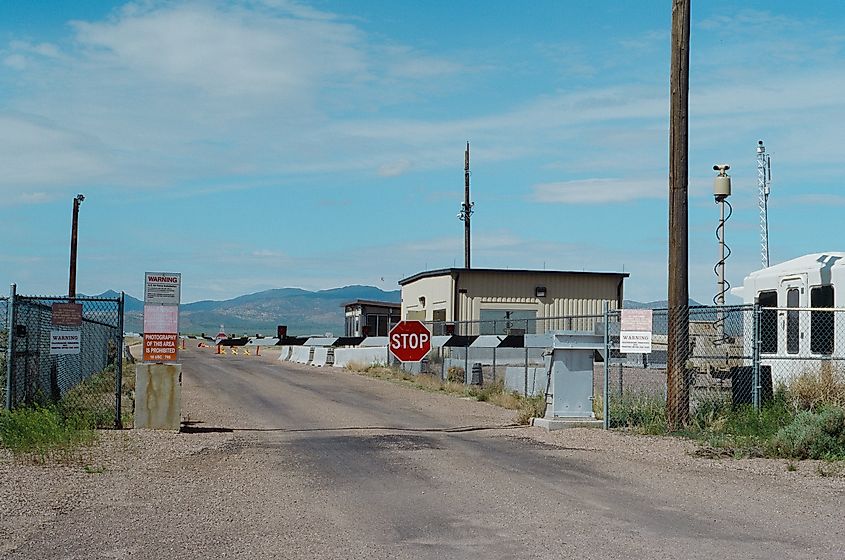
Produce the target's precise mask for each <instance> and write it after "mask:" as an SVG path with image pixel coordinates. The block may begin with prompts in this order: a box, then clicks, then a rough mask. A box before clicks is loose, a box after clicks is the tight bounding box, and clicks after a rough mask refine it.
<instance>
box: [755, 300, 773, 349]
mask: <svg viewBox="0 0 845 560" xmlns="http://www.w3.org/2000/svg"><path fill="white" fill-rule="evenodd" d="M757 302H758V303H759V304H760V307H761V308H762V313H761V316H760V341H761V344H760V352H762V353H763V354H777V351H778V312H777V309H768V308H774V307H777V306H778V293H777V292H760V293H759V294H758V295H757Z"/></svg>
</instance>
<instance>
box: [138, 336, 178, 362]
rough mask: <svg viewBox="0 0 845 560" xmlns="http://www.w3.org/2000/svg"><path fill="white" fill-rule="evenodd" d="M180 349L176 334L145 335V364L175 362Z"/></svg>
mask: <svg viewBox="0 0 845 560" xmlns="http://www.w3.org/2000/svg"><path fill="white" fill-rule="evenodd" d="M178 349H179V335H178V334H176V333H147V332H145V333H144V361H145V362H175V361H176V356H177V354H178Z"/></svg>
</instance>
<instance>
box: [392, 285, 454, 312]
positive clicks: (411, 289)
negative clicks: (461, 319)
mask: <svg viewBox="0 0 845 560" xmlns="http://www.w3.org/2000/svg"><path fill="white" fill-rule="evenodd" d="M454 291H455V289H454V283H453V280H452V276H451V275H450V274H444V275H442V276H434V277H429V278H420V279H419V280H417V281H415V282H413V283H411V284H407V285H405V286H402V318H403V319H417V320H419V321H434V320H435V319H434V315H435V313H434V312H435V311H440V312H441V313H438V316H440V315H441V314H442V312H444V311H445V318H444V319H443V320H444V321H454V320H455V319H454V318H453V316H452V315H453V313H454V311H453V310H454V304H453V302H454V299H453V297H452V294H454ZM420 298H424V300H421V299H420Z"/></svg>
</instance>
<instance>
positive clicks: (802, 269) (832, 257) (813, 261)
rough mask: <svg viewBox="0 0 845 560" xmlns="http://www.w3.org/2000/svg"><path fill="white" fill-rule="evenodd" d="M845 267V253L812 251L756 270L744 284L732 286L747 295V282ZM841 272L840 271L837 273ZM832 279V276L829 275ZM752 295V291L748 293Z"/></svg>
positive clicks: (736, 293) (826, 271)
mask: <svg viewBox="0 0 845 560" xmlns="http://www.w3.org/2000/svg"><path fill="white" fill-rule="evenodd" d="M843 268H845V253H843V252H836V251H831V252H828V253H810V254H809V255H803V256H801V257H797V258H794V259H791V260H788V261H785V262H782V263H778V264H774V265H772V266H770V267H769V268H762V269H760V270H755V271H753V272H751V273H750V274H749V275H748V276H746V277H745V280H744V281H743V285H742V286H737V287H736V288H731V293H732V294H733V295H735V296H739V297H745V295H746V293H745V283H749V282H767V281H775V282H776V281H777V280H778V279H779V278H781V277H783V276H787V275H790V274H800V273H810V274H813V273H817V272H818V273H821V274H822V275H825V274H830V272H831V271H832V270H833V269H836V270H837V271H838V270H842V269H843ZM836 274H837V275H838V274H840V273H839V272H837V273H836ZM827 281H830V277H829V276H828V277H827ZM748 295H749V296H750V295H751V294H750V293H749V294H748Z"/></svg>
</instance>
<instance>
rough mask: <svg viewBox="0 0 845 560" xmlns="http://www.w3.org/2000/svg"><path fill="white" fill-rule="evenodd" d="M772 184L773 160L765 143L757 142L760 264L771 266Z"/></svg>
mask: <svg viewBox="0 0 845 560" xmlns="http://www.w3.org/2000/svg"><path fill="white" fill-rule="evenodd" d="M771 182H772V159H771V158H770V157H769V155H768V154H767V153H766V147H765V146H763V141H762V140H760V141H759V142H757V185H758V186H759V187H760V200H759V204H760V263H761V264H762V265H763V268H768V266H769V184H771Z"/></svg>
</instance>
